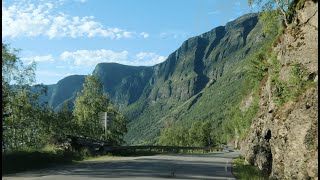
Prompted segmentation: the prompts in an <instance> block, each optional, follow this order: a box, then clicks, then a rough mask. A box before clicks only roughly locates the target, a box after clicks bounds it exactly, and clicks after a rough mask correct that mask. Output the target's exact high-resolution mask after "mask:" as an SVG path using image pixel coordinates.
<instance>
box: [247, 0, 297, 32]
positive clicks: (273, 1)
mask: <svg viewBox="0 0 320 180" xmlns="http://www.w3.org/2000/svg"><path fill="white" fill-rule="evenodd" d="M248 3H249V6H250V7H252V5H254V4H255V5H258V6H260V10H261V11H262V13H268V12H271V11H273V9H274V8H275V7H277V11H275V14H270V13H268V14H269V15H271V16H269V17H268V16H267V14H265V15H263V16H264V18H263V21H264V22H267V23H266V24H267V25H270V23H269V22H270V20H271V19H276V18H277V17H280V18H281V19H282V20H283V21H284V23H285V25H286V26H288V25H289V23H290V22H289V21H288V14H287V11H288V10H289V6H290V4H291V3H292V0H267V1H263V0H248Z"/></svg>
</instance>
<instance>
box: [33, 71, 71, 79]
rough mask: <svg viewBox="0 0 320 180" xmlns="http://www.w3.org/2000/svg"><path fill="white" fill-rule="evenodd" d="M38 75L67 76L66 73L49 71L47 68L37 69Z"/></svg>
mask: <svg viewBox="0 0 320 180" xmlns="http://www.w3.org/2000/svg"><path fill="white" fill-rule="evenodd" d="M36 75H37V77H40V76H51V77H64V76H66V75H65V74H61V73H57V72H52V71H47V70H41V71H36Z"/></svg>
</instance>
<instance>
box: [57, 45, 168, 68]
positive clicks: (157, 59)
mask: <svg viewBox="0 0 320 180" xmlns="http://www.w3.org/2000/svg"><path fill="white" fill-rule="evenodd" d="M60 58H61V59H62V60H64V61H66V62H69V63H71V64H73V65H75V67H92V66H95V65H97V64H98V63H102V62H114V63H119V64H125V65H134V66H151V65H155V64H158V63H161V62H163V61H164V60H165V59H166V57H165V56H161V55H158V54H156V53H154V52H140V53H137V54H135V55H130V54H129V52H128V51H121V52H115V51H112V50H106V49H100V50H77V51H73V52H69V51H65V52H63V53H61V54H60Z"/></svg>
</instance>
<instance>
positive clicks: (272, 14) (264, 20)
mask: <svg viewBox="0 0 320 180" xmlns="http://www.w3.org/2000/svg"><path fill="white" fill-rule="evenodd" d="M259 20H260V21H261V24H262V26H263V28H262V31H263V33H264V34H274V33H277V31H275V27H278V24H279V21H278V13H277V11H262V12H261V13H260V14H259Z"/></svg>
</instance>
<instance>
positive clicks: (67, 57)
mask: <svg viewBox="0 0 320 180" xmlns="http://www.w3.org/2000/svg"><path fill="white" fill-rule="evenodd" d="M251 12H255V7H254V8H253V9H250V8H249V5H248V3H247V0H224V1H221V0H160V1H151V0H134V1H133V0H34V1H31V0H2V42H3V43H7V44H10V47H12V48H16V49H20V52H19V53H18V57H19V58H20V59H21V60H22V62H23V63H24V64H26V65H28V64H30V63H31V62H36V64H37V69H36V80H37V83H43V84H55V83H57V82H58V81H59V80H61V79H62V78H64V77H66V76H69V75H74V74H81V75H88V74H91V73H92V71H93V70H94V68H95V66H96V65H97V64H98V63H101V62H115V63H120V64H126V65H133V66H152V65H155V64H158V63H161V62H163V61H165V60H166V58H167V57H168V56H169V55H170V53H172V52H174V51H175V50H176V49H178V48H179V47H180V46H181V44H182V43H183V42H184V41H185V40H187V39H188V38H190V37H193V36H197V35H200V34H202V33H204V32H207V31H210V30H212V29H213V28H215V27H217V26H224V25H225V24H226V23H227V22H229V21H232V20H234V19H236V18H238V17H239V16H241V15H243V14H247V13H251Z"/></svg>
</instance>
